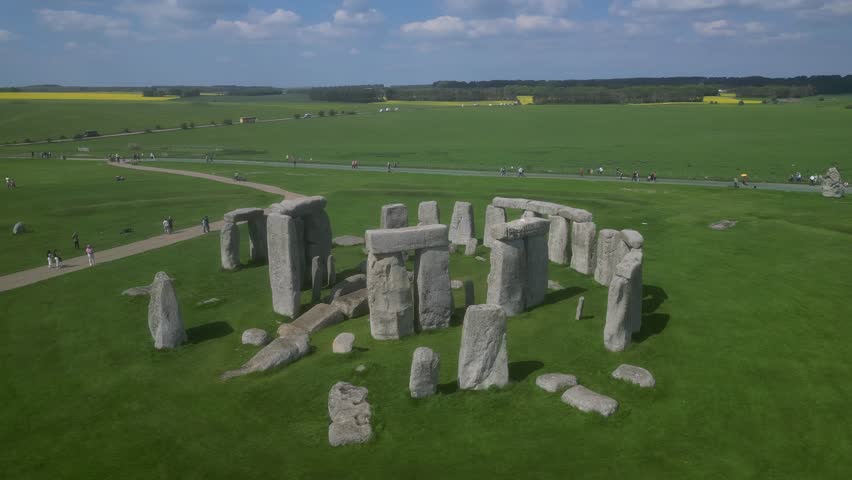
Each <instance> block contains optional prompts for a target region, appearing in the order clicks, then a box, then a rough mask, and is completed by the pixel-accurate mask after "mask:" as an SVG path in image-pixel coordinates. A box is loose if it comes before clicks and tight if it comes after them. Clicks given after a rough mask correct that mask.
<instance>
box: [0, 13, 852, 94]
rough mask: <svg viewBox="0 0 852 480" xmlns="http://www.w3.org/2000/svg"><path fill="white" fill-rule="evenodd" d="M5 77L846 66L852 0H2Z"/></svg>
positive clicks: (320, 76)
mask: <svg viewBox="0 0 852 480" xmlns="http://www.w3.org/2000/svg"><path fill="white" fill-rule="evenodd" d="M0 7H2V9H0V12H2V15H0V86H9V85H25V84H33V83H59V84H63V85H151V84H232V83H233V84H251V85H275V86H307V85H341V84H356V83H384V84H388V85H391V84H411V83H429V82H432V81H435V80H442V79H444V80H485V79H512V78H524V79H575V78H613V77H633V76H674V75H708V76H716V75H720V76H721V75H727V76H741V75H765V76H791V75H800V74H805V75H810V74H850V73H852V49H850V47H852V0H598V1H592V0H422V1H402V0H328V1H325V0H290V1H284V0H248V1H233V0H0Z"/></svg>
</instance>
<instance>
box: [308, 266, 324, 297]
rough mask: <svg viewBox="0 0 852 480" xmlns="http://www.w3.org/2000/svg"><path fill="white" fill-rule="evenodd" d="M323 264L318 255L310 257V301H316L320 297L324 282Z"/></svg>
mask: <svg viewBox="0 0 852 480" xmlns="http://www.w3.org/2000/svg"><path fill="white" fill-rule="evenodd" d="M325 276H326V275H325V265H323V263H322V260H321V259H320V257H314V258H312V259H311V301H312V302H318V301H319V299H320V297H322V286H323V284H325Z"/></svg>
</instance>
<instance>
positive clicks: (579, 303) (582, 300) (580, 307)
mask: <svg viewBox="0 0 852 480" xmlns="http://www.w3.org/2000/svg"><path fill="white" fill-rule="evenodd" d="M585 305H586V297H580V300H578V301H577V314H576V315H574V320H582V319H583V307H584V306H585Z"/></svg>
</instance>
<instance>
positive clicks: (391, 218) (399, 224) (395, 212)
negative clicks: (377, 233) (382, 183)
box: [380, 203, 408, 230]
mask: <svg viewBox="0 0 852 480" xmlns="http://www.w3.org/2000/svg"><path fill="white" fill-rule="evenodd" d="M380 225H381V228H382V229H383V230H386V229H389V228H403V227H407V226H408V207H406V206H405V205H404V204H402V203H393V204H390V205H384V206H382V218H381V223H380Z"/></svg>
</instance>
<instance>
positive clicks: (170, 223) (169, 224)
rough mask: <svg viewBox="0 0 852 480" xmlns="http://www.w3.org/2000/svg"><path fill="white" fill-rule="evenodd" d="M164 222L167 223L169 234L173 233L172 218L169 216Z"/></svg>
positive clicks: (173, 224) (173, 222)
mask: <svg viewBox="0 0 852 480" xmlns="http://www.w3.org/2000/svg"><path fill="white" fill-rule="evenodd" d="M166 222H167V223H168V229H169V233H174V231H175V221H174V220H172V217H171V216H169V218H167V219H166Z"/></svg>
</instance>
